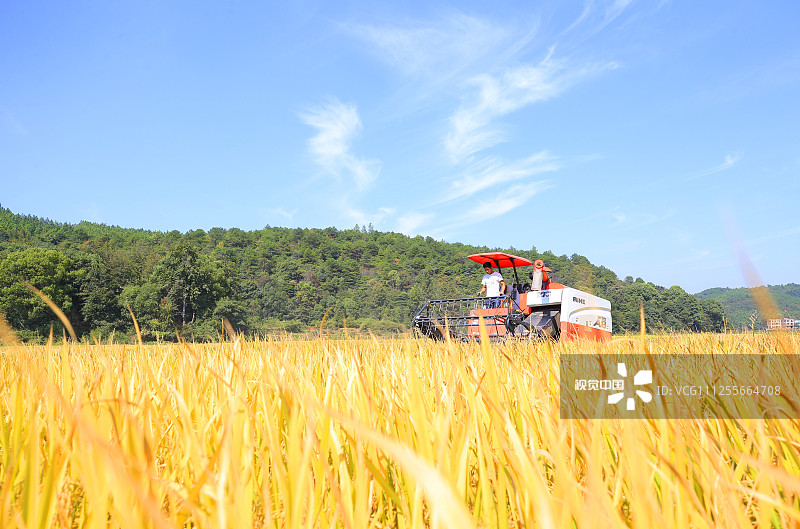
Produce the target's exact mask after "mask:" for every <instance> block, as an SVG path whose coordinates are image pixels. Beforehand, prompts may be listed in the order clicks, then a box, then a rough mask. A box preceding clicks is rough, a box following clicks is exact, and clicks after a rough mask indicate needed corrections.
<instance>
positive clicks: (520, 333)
mask: <svg viewBox="0 0 800 529" xmlns="http://www.w3.org/2000/svg"><path fill="white" fill-rule="evenodd" d="M511 334H513V335H514V336H516V337H518V338H528V337H530V334H531V325H530V323H528V322H527V321H523V322H520V323H518V324H517V325H515V326H514V328H513V329H512V331H511Z"/></svg>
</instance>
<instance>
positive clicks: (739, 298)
mask: <svg viewBox="0 0 800 529" xmlns="http://www.w3.org/2000/svg"><path fill="white" fill-rule="evenodd" d="M767 290H768V291H769V293H770V295H771V296H772V299H773V301H775V305H776V308H777V309H778V312H779V313H780V315H781V317H783V318H794V319H800V285H796V284H794V283H789V284H788V285H770V286H768V287H767ZM695 296H697V297H698V298H699V299H714V300H717V301H719V302H720V303H721V304H722V306H723V308H724V309H725V313H726V314H727V316H728V318H729V319H730V323H731V325H732V326H733V327H734V328H737V329H738V328H742V327H745V328H747V327H750V326H752V325H753V324H754V323H755V326H756V328H762V327H763V325H764V315H763V314H761V311H759V309H758V306H757V305H756V302H755V300H754V299H753V296H751V295H750V289H747V288H709V289H707V290H704V291H702V292H699V293H698V294H695Z"/></svg>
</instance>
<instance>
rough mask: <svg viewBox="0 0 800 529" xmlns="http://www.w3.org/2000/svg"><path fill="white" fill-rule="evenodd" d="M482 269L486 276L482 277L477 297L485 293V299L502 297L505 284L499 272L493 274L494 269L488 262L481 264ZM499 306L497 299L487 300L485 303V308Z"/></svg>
mask: <svg viewBox="0 0 800 529" xmlns="http://www.w3.org/2000/svg"><path fill="white" fill-rule="evenodd" d="M483 269H484V271H485V272H486V275H484V276H483V279H482V280H481V289H480V291H479V292H478V295H479V296H480V295H481V294H483V293H484V292H486V297H487V298H493V297H497V296H502V295H503V293H505V291H506V283H505V281H503V276H502V275H500V272H495V271H494V267H492V263H490V262H488V261H487V262H485V263H483ZM499 306H500V300H499V299H492V300H488V301H487V303H486V307H487V308H494V307H499Z"/></svg>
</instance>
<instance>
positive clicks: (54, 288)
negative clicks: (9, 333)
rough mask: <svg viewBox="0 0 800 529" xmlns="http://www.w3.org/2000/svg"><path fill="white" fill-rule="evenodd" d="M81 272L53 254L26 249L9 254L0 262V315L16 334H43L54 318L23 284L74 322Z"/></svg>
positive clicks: (57, 321)
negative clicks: (56, 306)
mask: <svg viewBox="0 0 800 529" xmlns="http://www.w3.org/2000/svg"><path fill="white" fill-rule="evenodd" d="M83 275H84V273H83V271H81V270H75V269H74V265H73V262H72V260H71V259H70V258H69V257H67V256H66V255H64V254H62V253H61V252H59V251H56V250H45V249H42V248H28V249H27V250H22V251H16V252H11V253H9V254H8V255H7V256H6V257H5V258H4V259H3V260H2V261H0V312H2V313H3V314H4V315H5V317H6V320H7V321H8V323H9V324H10V325H11V326H12V327H14V328H15V329H17V330H29V331H35V332H39V333H41V334H46V333H48V332H49V328H50V325H51V324H57V325H60V322H59V320H58V317H57V316H56V315H55V314H53V312H52V311H51V310H50V308H49V307H48V306H47V305H46V304H45V303H44V302H43V301H42V300H40V299H39V298H38V297H37V296H36V295H35V294H33V292H31V291H30V290H29V289H28V288H27V287H26V286H25V285H24V284H23V281H25V282H28V283H30V284H31V285H33V286H35V287H36V288H38V289H39V290H41V291H42V293H44V294H45V295H46V296H47V297H49V298H50V299H51V300H52V301H53V302H54V303H55V304H56V305H58V307H59V308H61V310H62V311H63V312H64V314H65V315H66V316H67V317H68V318H69V319H70V320H74V319H77V317H78V313H77V309H78V306H77V303H76V294H77V292H78V283H79V281H80V279H81V278H82V276H83Z"/></svg>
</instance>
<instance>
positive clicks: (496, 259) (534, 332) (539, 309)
mask: <svg viewBox="0 0 800 529" xmlns="http://www.w3.org/2000/svg"><path fill="white" fill-rule="evenodd" d="M468 257H469V259H472V260H473V261H475V262H477V263H480V264H481V265H485V264H486V263H490V264H491V265H492V266H493V267H495V268H498V269H500V270H502V269H505V268H512V269H513V271H514V278H513V279H514V281H513V283H510V284H509V283H508V278H504V279H505V281H506V283H507V284H506V289H505V293H504V294H503V295H501V296H499V297H496V298H486V297H473V298H461V299H433V300H429V301H426V302H425V304H424V305H423V306H422V308H421V309H419V311H418V312H417V315H416V316H414V321H413V323H412V327H413V328H414V330H415V331H416V332H418V333H419V334H421V335H423V336H426V337H428V338H433V339H435V340H443V339H444V337H445V333H446V332H449V333H450V336H451V337H452V338H454V339H460V340H479V339H480V317H482V318H483V322H484V324H485V325H486V331H487V333H488V335H489V339H490V340H503V339H506V338H508V337H510V336H514V337H521V338H530V339H538V340H543V339H550V340H558V339H559V338H564V339H574V338H578V337H585V338H591V339H595V340H608V339H610V338H611V302H610V301H608V300H606V299H603V298H599V297H597V296H593V295H592V294H589V293H587V292H583V291H581V290H578V289H575V288H569V287H566V286H564V285H561V284H559V283H555V282H553V281H551V280H550V276H549V275H548V272H550V271H551V270H550V269H549V268H545V266H544V263H543V262H542V260H541V259H539V260H537V261H536V263H532V262H531V261H529V260H528V259H525V258H524V257H518V256H516V255H511V254H507V253H502V252H489V253H478V254H474V255H470V256H468ZM531 265H533V271H531V272H530V273H529V274H528V277H529V278H530V282H529V283H527V282H526V283H521V282H520V280H519V276H518V275H517V268H521V267H525V266H531ZM523 277H524V276H523Z"/></svg>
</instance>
